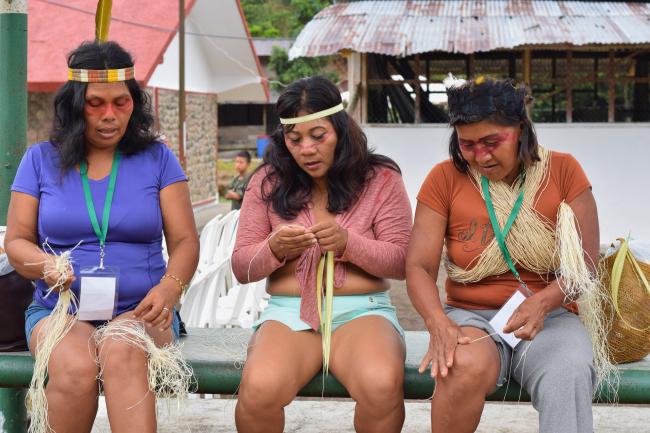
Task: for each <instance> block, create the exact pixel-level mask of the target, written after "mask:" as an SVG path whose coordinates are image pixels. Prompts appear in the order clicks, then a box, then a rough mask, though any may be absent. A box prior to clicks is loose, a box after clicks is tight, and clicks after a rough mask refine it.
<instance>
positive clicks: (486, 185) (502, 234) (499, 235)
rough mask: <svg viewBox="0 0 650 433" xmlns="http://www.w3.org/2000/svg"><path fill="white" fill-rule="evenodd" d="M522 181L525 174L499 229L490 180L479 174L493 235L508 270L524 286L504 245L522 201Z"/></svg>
mask: <svg viewBox="0 0 650 433" xmlns="http://www.w3.org/2000/svg"><path fill="white" fill-rule="evenodd" d="M524 181H525V176H524V177H522V181H521V187H520V190H519V196H518V197H517V201H515V205H514V206H513V207H512V211H511V212H510V216H509V217H508V221H507V222H506V225H505V227H504V228H503V231H501V228H500V227H499V221H497V216H496V214H495V213H494V205H493V204H492V197H491V196H490V181H489V180H488V178H487V177H485V176H481V186H482V189H483V195H484V196H485V206H486V207H487V211H488V214H490V222H491V223H492V230H494V237H496V239H497V242H498V243H499V248H500V249H501V253H502V254H503V258H504V259H505V260H506V263H507V264H508V267H509V268H510V271H511V272H512V274H513V275H514V276H515V278H516V279H517V280H518V281H519V282H520V283H521V284H522V285H523V286H524V287H526V284H525V283H524V282H523V281H522V280H521V277H520V276H519V272H517V269H516V268H515V265H514V264H513V263H512V258H511V257H510V253H509V252H508V248H507V247H506V242H505V239H506V236H507V235H508V232H509V231H510V228H511V227H512V224H513V223H514V222H515V219H516V218H517V215H518V214H519V210H520V209H521V204H522V203H523V201H524Z"/></svg>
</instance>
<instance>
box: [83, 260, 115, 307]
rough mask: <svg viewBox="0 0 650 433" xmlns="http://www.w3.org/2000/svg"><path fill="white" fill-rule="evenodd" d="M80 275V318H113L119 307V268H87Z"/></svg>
mask: <svg viewBox="0 0 650 433" xmlns="http://www.w3.org/2000/svg"><path fill="white" fill-rule="evenodd" d="M80 277H81V284H80V287H81V289H80V291H79V320H111V319H112V318H113V317H114V316H115V311H116V308H117V293H118V283H119V271H118V269H117V268H112V267H105V268H100V267H92V268H85V269H81V272H80Z"/></svg>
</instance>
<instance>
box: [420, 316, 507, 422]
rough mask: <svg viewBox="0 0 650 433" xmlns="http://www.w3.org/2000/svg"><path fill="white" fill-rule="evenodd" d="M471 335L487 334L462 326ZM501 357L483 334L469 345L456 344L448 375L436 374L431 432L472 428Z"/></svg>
mask: <svg viewBox="0 0 650 433" xmlns="http://www.w3.org/2000/svg"><path fill="white" fill-rule="evenodd" d="M461 329H462V330H463V333H464V334H465V335H466V336H468V337H469V338H471V339H472V340H473V339H475V338H479V337H483V336H485V335H487V334H486V333H485V332H484V331H483V330H481V329H478V328H473V327H463V328H461ZM500 366H501V360H500V358H499V353H498V351H497V347H496V344H495V343H494V341H493V340H492V339H491V338H485V339H483V340H480V341H477V342H476V343H472V344H469V345H458V346H457V348H456V354H455V355H454V364H453V366H452V367H451V369H450V370H449V374H448V375H447V377H440V375H438V377H437V378H436V389H435V393H434V396H433V400H432V401H431V431H432V432H433V433H446V432H454V433H465V432H468V433H469V432H474V431H476V428H477V427H478V423H479V422H480V421H481V414H482V413H483V406H484V405H485V397H486V396H487V395H488V394H489V393H490V392H491V391H492V390H493V389H494V387H495V386H496V382H497V379H498V375H499V369H500Z"/></svg>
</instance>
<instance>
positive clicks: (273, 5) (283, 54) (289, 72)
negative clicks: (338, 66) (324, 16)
mask: <svg viewBox="0 0 650 433" xmlns="http://www.w3.org/2000/svg"><path fill="white" fill-rule="evenodd" d="M332 3H333V0H241V4H242V7H243V8H244V14H245V15H246V20H247V21H248V28H249V29H250V32H251V36H253V37H262V38H295V37H296V36H298V34H299V33H300V31H301V30H302V28H303V27H304V26H305V24H307V23H308V22H309V21H310V20H311V19H312V18H313V17H314V15H316V14H317V13H318V12H319V11H320V10H321V9H323V8H325V7H327V6H329V5H331V4H332ZM330 61H331V58H330V57H305V58H299V59H295V60H292V61H289V56H288V53H287V51H286V50H285V49H283V48H280V47H273V50H272V52H271V58H270V61H269V66H270V67H271V69H272V70H273V71H274V72H275V73H276V75H277V79H276V80H277V81H279V82H281V83H284V84H288V83H291V82H292V81H295V80H297V79H298V78H303V77H309V76H313V75H322V76H325V77H327V78H329V79H330V80H332V81H334V82H336V81H338V79H339V78H338V76H337V75H336V73H334V72H331V71H326V70H325V69H326V67H327V66H328V64H329V63H330ZM272 86H273V87H274V88H275V89H278V90H279V89H281V88H282V84H280V83H277V82H275V83H272Z"/></svg>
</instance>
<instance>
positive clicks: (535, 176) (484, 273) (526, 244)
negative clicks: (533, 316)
mask: <svg viewBox="0 0 650 433" xmlns="http://www.w3.org/2000/svg"><path fill="white" fill-rule="evenodd" d="M539 154H540V159H541V161H539V162H537V163H535V164H533V165H532V166H531V167H530V168H529V169H528V170H527V171H526V182H525V183H524V201H523V203H522V206H521V210H520V211H519V215H518V216H517V219H516V220H515V222H514V224H513V225H512V227H511V229H510V232H509V234H508V236H507V237H506V239H505V242H506V247H507V248H508V251H509V252H510V255H511V257H512V260H513V262H514V264H515V265H519V266H522V267H524V268H525V269H528V270H529V271H532V272H535V273H537V274H540V275H546V274H547V273H548V272H549V270H553V269H556V268H557V266H558V261H557V257H556V256H555V254H554V253H555V227H554V226H553V223H552V222H551V221H548V220H546V219H544V218H543V217H542V216H541V215H540V214H539V213H538V212H537V211H536V210H535V209H534V206H535V197H536V195H537V192H538V191H539V189H540V187H542V183H543V182H544V181H548V176H547V172H548V167H549V164H550V153H549V151H547V150H546V149H544V148H542V147H540V148H539ZM471 174H472V179H473V181H474V184H475V186H476V188H477V189H478V190H479V192H480V191H481V188H480V185H481V175H480V173H478V172H477V171H476V170H472V171H471ZM519 185H520V182H519V181H517V182H515V187H511V186H510V185H508V184H507V183H505V182H490V194H491V196H492V200H493V204H494V210H495V213H496V216H497V220H498V221H499V225H500V226H501V227H504V226H505V224H506V221H507V220H508V217H509V216H510V211H511V210H512V208H513V206H514V204H515V201H516V200H517V196H518V195H519ZM447 272H448V274H449V278H451V279H452V280H453V281H457V282H459V283H464V284H467V283H476V282H478V281H481V280H482V279H484V278H486V277H489V276H493V275H500V274H504V273H506V272H509V268H508V265H507V264H506V261H505V260H504V259H503V256H502V254H501V249H500V248H499V244H498V242H497V240H496V238H495V239H492V241H491V242H490V243H489V244H488V246H487V247H486V248H485V250H483V252H482V253H481V254H480V255H479V256H478V257H477V258H476V259H475V260H474V261H473V262H472V263H471V264H470V265H469V266H468V267H467V269H463V268H461V267H459V266H457V265H455V264H454V263H451V261H449V260H447Z"/></svg>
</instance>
